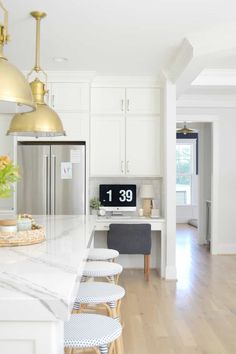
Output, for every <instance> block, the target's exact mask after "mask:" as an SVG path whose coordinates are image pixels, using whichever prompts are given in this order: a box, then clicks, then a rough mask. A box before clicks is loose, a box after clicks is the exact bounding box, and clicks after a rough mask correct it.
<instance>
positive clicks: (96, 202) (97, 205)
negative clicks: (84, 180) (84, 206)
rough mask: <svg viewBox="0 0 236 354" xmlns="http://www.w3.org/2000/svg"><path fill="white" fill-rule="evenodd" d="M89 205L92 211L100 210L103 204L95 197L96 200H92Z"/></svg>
mask: <svg viewBox="0 0 236 354" xmlns="http://www.w3.org/2000/svg"><path fill="white" fill-rule="evenodd" d="M89 205H90V208H91V209H95V210H99V208H100V206H101V203H100V201H99V200H98V198H95V197H94V198H92V199H90V203H89Z"/></svg>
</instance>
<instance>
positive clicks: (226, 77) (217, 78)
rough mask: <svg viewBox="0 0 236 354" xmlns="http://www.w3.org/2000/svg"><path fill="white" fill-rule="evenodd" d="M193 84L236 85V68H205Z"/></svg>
mask: <svg viewBox="0 0 236 354" xmlns="http://www.w3.org/2000/svg"><path fill="white" fill-rule="evenodd" d="M191 85H193V86H197V85H199V86H227V87H228V86H236V69H208V68H206V69H204V70H202V72H201V73H200V74H199V75H198V77H197V78H196V79H195V80H194V81H193V82H192V84H191Z"/></svg>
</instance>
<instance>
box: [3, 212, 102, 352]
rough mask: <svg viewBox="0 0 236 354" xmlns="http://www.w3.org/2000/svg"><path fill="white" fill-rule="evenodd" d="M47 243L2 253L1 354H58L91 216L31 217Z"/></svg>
mask: <svg viewBox="0 0 236 354" xmlns="http://www.w3.org/2000/svg"><path fill="white" fill-rule="evenodd" d="M35 220H36V222H37V223H39V224H41V225H44V226H45V228H46V241H45V242H43V243H40V244H35V245H32V246H21V247H7V248H5V247H2V248H0V353H1V354H16V353H17V354H62V353H63V352H64V351H63V350H64V348H63V340H64V321H67V320H68V319H69V318H70V313H71V309H72V307H73V303H74V299H75V296H76V293H77V290H78V287H79V283H80V279H81V275H82V271H83V267H84V263H85V261H86V258H87V253H88V248H89V247H90V244H91V242H92V239H93V233H94V229H95V223H96V217H94V216H87V217H86V216H76V215H73V216H60V215H56V216H35Z"/></svg>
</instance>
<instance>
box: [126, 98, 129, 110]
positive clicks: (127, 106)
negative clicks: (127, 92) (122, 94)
mask: <svg viewBox="0 0 236 354" xmlns="http://www.w3.org/2000/svg"><path fill="white" fill-rule="evenodd" d="M126 110H127V112H129V100H126Z"/></svg>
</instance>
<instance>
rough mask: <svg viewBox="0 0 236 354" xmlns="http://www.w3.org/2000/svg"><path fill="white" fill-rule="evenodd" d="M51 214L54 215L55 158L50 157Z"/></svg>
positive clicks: (53, 156)
mask: <svg viewBox="0 0 236 354" xmlns="http://www.w3.org/2000/svg"><path fill="white" fill-rule="evenodd" d="M51 214H52V215H55V214H56V156H55V155H52V179H51Z"/></svg>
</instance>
